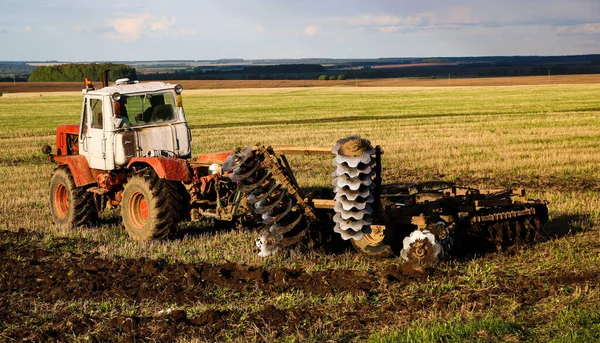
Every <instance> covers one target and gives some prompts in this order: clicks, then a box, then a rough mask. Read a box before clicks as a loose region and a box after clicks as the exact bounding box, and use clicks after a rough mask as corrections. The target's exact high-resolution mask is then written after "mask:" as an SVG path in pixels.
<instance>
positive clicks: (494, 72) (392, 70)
mask: <svg viewBox="0 0 600 343" xmlns="http://www.w3.org/2000/svg"><path fill="white" fill-rule="evenodd" d="M276 61H277V60H263V61H251V62H252V63H257V64H258V63H273V62H276ZM295 61H296V62H306V63H294V64H278V65H259V66H248V65H247V63H248V61H243V60H241V61H240V60H235V61H228V62H229V63H222V61H219V63H215V64H212V65H205V66H200V67H193V68H192V67H188V68H184V69H182V68H181V65H180V64H178V65H176V66H177V68H173V70H170V71H169V70H168V68H165V65H161V67H160V69H161V70H160V72H151V70H152V69H149V70H144V71H142V72H140V73H139V77H140V79H142V80H311V79H312V80H316V79H321V80H323V79H328V80H331V79H339V78H346V79H353V78H360V79H367V78H398V77H400V78H401V77H405V78H446V77H449V76H452V77H494V76H526V75H548V74H552V75H564V74H600V55H577V56H497V57H450V58H381V59H370V60H369V59H366V60H332V59H323V60H319V59H310V60H295ZM236 62H237V63H240V64H241V63H244V62H245V63H246V65H236V64H235V63H236ZM317 62H321V63H319V64H317ZM165 69H166V70H165Z"/></svg>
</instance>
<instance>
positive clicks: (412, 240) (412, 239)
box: [400, 230, 442, 265]
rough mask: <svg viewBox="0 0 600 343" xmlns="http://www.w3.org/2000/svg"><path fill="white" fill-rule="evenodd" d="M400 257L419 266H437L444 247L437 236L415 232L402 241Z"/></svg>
mask: <svg viewBox="0 0 600 343" xmlns="http://www.w3.org/2000/svg"><path fill="white" fill-rule="evenodd" d="M402 245H403V248H402V250H401V251H400V256H402V258H403V259H405V260H406V261H409V262H411V263H415V264H418V265H426V264H427V265H430V264H436V263H437V262H438V261H439V257H440V254H441V253H442V246H441V245H440V244H438V243H437V242H436V241H435V236H434V235H433V234H432V233H431V232H429V231H427V230H423V231H421V230H415V231H413V232H412V233H411V234H410V236H408V237H406V238H404V240H403V241H402Z"/></svg>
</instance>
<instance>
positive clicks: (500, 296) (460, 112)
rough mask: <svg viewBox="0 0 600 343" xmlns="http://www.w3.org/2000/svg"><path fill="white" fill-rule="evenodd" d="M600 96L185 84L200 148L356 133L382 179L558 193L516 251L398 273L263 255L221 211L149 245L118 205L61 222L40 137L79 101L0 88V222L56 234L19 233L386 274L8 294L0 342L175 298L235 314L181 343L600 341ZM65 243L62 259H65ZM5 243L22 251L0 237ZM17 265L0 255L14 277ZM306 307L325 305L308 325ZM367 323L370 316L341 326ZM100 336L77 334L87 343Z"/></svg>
mask: <svg viewBox="0 0 600 343" xmlns="http://www.w3.org/2000/svg"><path fill="white" fill-rule="evenodd" d="M599 95H600V85H599V84H591V85H551V86H507V87H457V88H451V87H447V88H353V87H339V88H338V87H330V88H294V89H249V90H193V91H187V92H186V91H184V107H185V111H186V115H187V118H188V122H189V125H190V127H191V128H192V134H193V141H192V144H193V152H194V155H197V154H199V153H204V152H214V151H220V150H228V149H232V148H235V147H238V146H247V145H252V144H256V143H259V142H260V143H263V144H272V145H279V144H284V145H324V146H333V145H334V144H335V142H336V140H337V139H339V138H342V137H345V136H348V135H353V134H358V135H360V136H362V137H364V138H368V139H370V140H371V142H372V143H373V144H376V145H381V146H382V148H383V150H384V152H385V153H384V155H383V161H384V162H383V180H384V183H396V182H402V183H411V182H416V181H425V180H426V181H431V180H445V181H452V182H456V183H459V184H462V185H468V186H475V187H494V188H496V187H517V186H525V187H526V188H527V190H528V194H529V196H530V197H532V198H538V199H546V200H548V201H549V202H550V204H549V209H550V222H549V223H548V224H547V231H548V238H547V239H546V240H544V241H543V242H540V243H539V244H536V245H534V246H532V247H530V248H526V249H524V250H523V251H520V252H518V253H516V254H492V255H486V256H483V257H480V258H475V259H471V260H464V261H454V262H444V263H442V264H441V265H440V266H439V267H438V272H436V273H434V274H433V275H432V276H430V277H427V278H418V279H416V280H415V281H414V282H408V283H400V284H398V283H393V282H392V283H387V282H386V276H385V275H383V274H382V272H381V271H382V270H384V269H386V268H388V269H389V268H391V267H393V266H395V265H397V264H400V263H402V260H401V259H399V258H396V259H388V260H384V261H376V260H371V259H368V258H365V257H362V256H358V255H356V254H355V253H352V252H346V253H343V254H320V253H318V252H314V251H311V250H310V249H308V248H306V247H297V248H294V249H292V250H291V251H289V252H286V253H283V254H279V255H277V256H274V257H271V258H267V259H261V258H259V257H258V256H257V255H256V251H255V249H254V248H255V247H254V244H253V238H254V233H253V232H243V231H242V232H240V231H227V230H221V231H215V230H213V228H212V223H210V222H203V223H200V224H183V225H182V227H181V229H182V232H183V233H182V235H180V236H179V237H178V238H176V239H174V240H171V241H167V242H153V243H149V244H137V243H134V242H131V241H130V240H129V239H128V237H127V236H126V234H125V232H124V230H123V229H122V228H121V227H120V225H119V222H118V219H117V217H118V216H117V215H116V214H115V213H114V212H113V213H107V214H106V215H104V216H103V217H102V218H101V219H102V220H101V222H100V223H99V225H98V227H95V228H81V229H78V230H74V231H61V230H59V229H57V228H56V227H54V226H53V224H52V220H51V216H50V212H49V208H48V194H47V193H48V182H49V179H50V175H51V173H52V170H53V168H54V166H53V165H52V164H51V163H49V162H48V161H47V158H46V156H45V155H43V154H42V153H41V150H40V147H41V146H42V144H44V143H50V144H52V145H54V143H53V142H54V131H55V128H56V126H58V125H61V124H67V123H76V122H78V120H79V111H80V108H81V95H79V94H52V93H44V94H43V95H40V94H14V95H13V94H5V95H4V96H3V97H0V175H2V176H3V178H2V181H0V185H1V187H2V190H3V191H2V192H1V194H0V229H4V230H9V231H17V230H19V229H21V228H23V229H25V230H26V231H28V232H30V231H34V232H40V233H43V236H42V238H35V237H34V238H20V239H14V240H11V241H10V242H8V243H10V244H13V245H18V244H29V243H31V242H33V243H35V244H40V245H41V246H42V247H44V246H46V247H47V248H48V247H52V246H53V242H55V241H56V240H57V239H62V238H71V239H74V240H77V241H78V242H83V243H81V244H72V245H69V249H74V250H75V251H74V252H75V253H77V254H84V255H85V254H91V253H94V252H98V253H99V255H98V256H99V257H101V258H106V259H123V258H137V257H142V256H143V257H146V258H148V259H166V260H167V261H168V262H169V263H182V262H186V263H188V262H189V263H203V262H207V263H209V264H211V265H222V264H224V263H235V264H238V265H248V266H257V267H261V268H265V269H269V270H270V269H275V268H300V269H301V270H302V271H303V272H305V273H308V274H311V273H318V272H320V271H324V270H348V271H353V272H355V273H356V275H362V274H364V273H366V274H368V275H374V276H376V277H377V278H380V279H378V280H380V283H379V284H378V285H377V287H375V289H373V290H372V291H369V292H363V293H360V292H359V293H343V292H342V293H335V294H310V293H308V292H304V291H303V290H302V289H300V290H294V291H286V292H282V293H275V294H268V292H266V293H265V292H264V291H263V290H261V289H257V290H254V291H239V290H236V289H229V288H227V287H222V288H219V287H216V288H215V289H214V290H213V291H212V293H211V294H210V295H211V297H214V298H215V299H217V300H218V301H212V302H208V303H206V302H203V301H202V300H197V301H190V302H188V303H185V302H184V303H177V304H175V303H161V302H155V301H153V300H152V299H146V301H143V302H127V301H124V300H122V299H121V298H119V297H117V296H116V297H114V298H112V297H108V298H103V299H93V300H68V301H63V302H59V303H56V304H48V303H46V302H44V301H43V300H40V299H37V300H36V299H30V298H24V297H20V296H19V293H18V292H15V293H9V292H5V291H3V290H2V289H1V288H0V297H2V299H0V305H4V306H9V305H10V306H17V305H18V304H21V302H28V303H31V304H33V305H31V306H30V307H28V310H27V311H26V312H23V313H21V315H25V317H30V318H31V320H25V321H23V323H22V324H16V323H12V322H10V321H8V322H7V323H6V324H2V323H0V341H1V340H7V341H8V340H9V339H8V338H7V337H9V336H10V335H9V334H10V333H13V332H15V331H18V330H25V331H27V330H30V331H36V330H38V331H39V330H43V328H44V325H48V324H47V323H48V321H47V320H45V319H44V318H46V316H48V315H52V314H53V313H62V312H64V311H67V312H68V311H71V312H73V313H77V314H78V315H79V314H80V315H82V316H92V317H93V318H95V320H96V321H97V322H98V323H99V324H98V325H102V323H106V322H109V321H110V320H111V318H114V317H115V316H142V317H153V316H156V313H157V312H158V311H159V310H160V309H164V308H176V309H181V310H184V311H186V312H187V315H188V317H193V316H194V314H199V313H202V312H203V311H206V310H208V309H211V310H217V311H224V312H227V313H233V314H232V316H233V318H236V323H235V324H230V325H228V326H225V328H223V329H221V330H219V331H217V332H213V333H212V334H210V335H208V336H203V337H198V336H195V335H193V334H191V333H189V332H187V331H186V330H185V329H181V331H179V333H177V334H176V338H177V339H178V340H180V341H189V340H191V341H204V340H218V341H227V340H229V341H239V340H257V341H274V340H281V341H318V342H323V341H327V340H331V341H363V340H367V341H371V342H471V341H477V340H478V341H481V342H496V341H502V342H505V341H506V342H517V341H535V342H546V341H555V342H565V341H573V342H590V341H597V340H600V305H599V302H598V301H599V299H600V293H599V291H600V287H599V286H600V280H599V277H598V275H600V239H599V238H600V226H599V224H600V212H599V210H600V200H599V195H600V194H599V193H600V142H599V138H600V96H599ZM290 162H291V164H292V167H293V168H294V171H295V172H296V173H297V178H298V181H299V183H300V185H301V186H303V187H312V186H327V185H328V184H329V182H330V174H331V170H332V169H331V161H330V158H327V157H290ZM188 232H189V233H194V234H189V235H188V234H186V233H188ZM36 237H37V236H36ZM28 242H29V243H28ZM0 243H2V242H0ZM13 245H11V246H13ZM48 249H50V248H48ZM69 249H64V248H63V249H57V250H56V254H57V255H59V256H62V257H64V256H65V255H66V254H69V253H71V252H69V251H68V250H69ZM2 254H5V256H13V255H11V253H10V252H7V251H4V252H3V251H2V250H1V249H0V256H1V255H2ZM15 256H17V255H15ZM11 258H12V257H11ZM3 275H4V274H3V270H2V267H1V266H0V281H3V280H2V278H3ZM131 277H135V275H131ZM3 282H4V283H6V280H4V281H3ZM2 284H3V283H2V282H0V286H1V285H2ZM270 306H274V308H275V309H277V310H280V311H283V312H284V313H287V314H288V315H291V314H294V315H295V316H296V317H297V319H295V321H293V322H292V323H295V322H298V323H300V324H298V325H297V326H293V325H292V326H290V322H285V324H282V325H278V324H276V323H266V324H265V323H262V324H260V323H259V324H257V323H256V322H254V321H252V318H253V316H254V315H255V314H257V313H260V314H262V313H263V312H264V310H265V309H266V308H271V307H270ZM261 311H262V312H261ZM302 311H304V312H302ZM301 313H310V314H312V315H310V316H306V318H305V319H303V318H304V317H303V316H302V315H301ZM1 314H2V313H1V312H0V316H1ZM317 317H318V320H317V319H316V318H317ZM353 317H354V318H355V320H354V321H356V323H354V321H353V322H352V324H345V323H347V322H349V319H348V318H353ZM356 318H360V320H356ZM88 335H89V332H83V333H81V332H75V333H73V334H72V336H69V337H71V338H72V339H75V340H82V341H85V340H86V337H87V336H88ZM119 337H121V336H119ZM123 337H124V336H123ZM148 339H149V340H151V338H148Z"/></svg>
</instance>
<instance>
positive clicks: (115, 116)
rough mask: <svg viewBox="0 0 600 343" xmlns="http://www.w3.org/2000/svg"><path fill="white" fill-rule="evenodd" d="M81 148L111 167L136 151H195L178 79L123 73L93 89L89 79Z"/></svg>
mask: <svg viewBox="0 0 600 343" xmlns="http://www.w3.org/2000/svg"><path fill="white" fill-rule="evenodd" d="M85 85H86V87H85V89H84V90H83V91H82V92H83V94H84V100H83V108H82V111H81V113H82V115H81V123H80V131H79V137H78V138H79V139H78V141H79V154H80V155H84V156H85V157H86V159H87V160H88V163H89V166H90V168H92V169H100V170H112V169H115V168H119V167H122V166H126V165H127V163H128V162H129V161H130V160H131V159H132V158H133V157H155V156H166V157H180V158H188V157H190V155H191V148H190V140H191V136H190V131H189V129H188V125H187V121H186V118H185V114H184V111H183V106H182V100H181V91H182V87H181V86H180V85H174V84H169V83H164V82H148V83H139V82H138V81H130V80H129V79H119V80H117V81H116V82H115V84H114V85H112V86H106V87H103V88H100V89H94V87H93V85H92V84H91V82H90V81H89V80H86V83H85Z"/></svg>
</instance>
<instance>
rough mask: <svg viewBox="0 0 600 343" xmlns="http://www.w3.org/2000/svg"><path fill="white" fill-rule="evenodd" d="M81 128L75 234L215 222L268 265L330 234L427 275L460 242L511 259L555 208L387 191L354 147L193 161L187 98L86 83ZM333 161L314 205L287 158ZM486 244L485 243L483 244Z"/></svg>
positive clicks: (137, 236)
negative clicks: (247, 232) (112, 211)
mask: <svg viewBox="0 0 600 343" xmlns="http://www.w3.org/2000/svg"><path fill="white" fill-rule="evenodd" d="M82 93H83V105H82V109H81V120H80V122H79V124H73V125H62V126H59V127H58V128H57V131H56V153H52V148H51V147H50V146H48V145H45V146H44V147H43V148H42V150H43V152H44V153H46V154H48V155H49V158H50V160H51V161H52V162H54V163H56V164H57V168H56V169H55V171H54V174H53V175H52V178H51V181H50V210H51V213H52V217H53V220H54V222H55V223H56V224H57V225H58V226H60V227H65V228H71V227H77V226H81V225H93V223H94V222H95V221H96V219H97V217H98V213H99V212H101V211H104V210H105V209H109V208H116V207H118V208H120V213H121V217H122V220H123V226H124V227H125V229H126V231H127V233H128V235H129V236H130V237H131V238H132V239H134V240H136V241H140V242H143V241H149V240H154V239H162V238H165V237H167V236H169V235H170V234H172V233H173V232H175V231H176V230H177V225H178V223H179V222H181V221H188V220H191V221H198V220H200V219H202V218H212V219H214V220H216V221H222V222H229V223H234V224H236V225H238V226H240V227H243V228H248V229H255V230H257V232H258V234H257V237H256V240H255V244H256V246H257V247H258V250H259V255H260V256H269V255H272V254H274V253H276V252H277V251H278V250H280V249H282V248H285V247H288V246H291V245H293V244H296V243H298V242H299V241H301V240H302V239H303V238H306V237H314V235H306V233H307V232H309V231H312V232H320V233H327V235H329V236H331V235H334V236H336V237H338V238H340V239H341V240H342V241H345V242H351V245H352V246H353V247H354V248H355V249H356V250H358V251H359V252H361V253H364V254H367V255H371V256H390V255H399V256H402V257H403V258H404V259H406V260H409V261H416V262H418V263H420V264H426V263H435V262H437V261H438V260H439V259H440V258H442V257H443V256H449V255H451V253H450V251H451V249H452V247H453V246H454V245H455V243H460V242H463V244H464V245H465V244H466V243H464V242H469V243H468V245H473V244H474V245H475V246H481V247H487V248H491V249H495V250H504V249H508V248H511V247H514V246H519V245H520V244H522V243H526V242H531V241H532V240H534V239H535V237H536V236H537V235H538V234H539V232H540V230H541V229H542V225H543V224H544V223H545V222H546V221H547V219H548V209H547V206H546V203H545V202H544V201H540V200H532V199H527V198H526V197H525V191H524V190H522V189H518V190H511V189H500V190H478V189H473V188H468V187H460V186H457V185H454V184H450V183H444V182H432V183H423V184H417V185H399V184H383V182H382V177H381V171H382V154H383V150H382V149H381V147H379V146H372V145H371V142H370V141H368V140H367V139H364V138H361V137H357V136H352V137H347V138H344V139H340V140H338V141H337V143H336V144H335V145H334V146H333V147H297V146H266V145H261V144H257V145H254V146H248V147H245V148H237V149H233V150H229V151H223V152H216V153H207V154H202V155H200V156H197V157H196V158H195V159H192V158H191V157H192V154H191V139H192V137H191V131H190V129H189V127H188V124H187V121H186V118H185V113H184V110H183V105H182V95H181V93H182V87H181V86H180V85H174V84H169V83H163V82H148V83H139V82H137V81H131V80H129V79H119V80H116V82H115V83H114V85H110V86H109V85H108V74H107V73H105V74H104V75H103V87H102V88H99V89H95V88H94V86H93V84H92V82H91V81H90V80H89V79H86V80H85V82H84V89H83V91H82ZM293 154H301V155H329V156H332V169H333V176H332V186H333V188H331V189H325V190H323V191H322V192H318V193H317V194H314V193H307V194H304V192H303V189H302V188H301V187H300V186H299V184H298V182H297V180H296V178H295V176H294V173H293V171H292V168H291V166H290V164H289V162H288V160H287V158H286V155H293ZM473 242H474V243H473Z"/></svg>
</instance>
